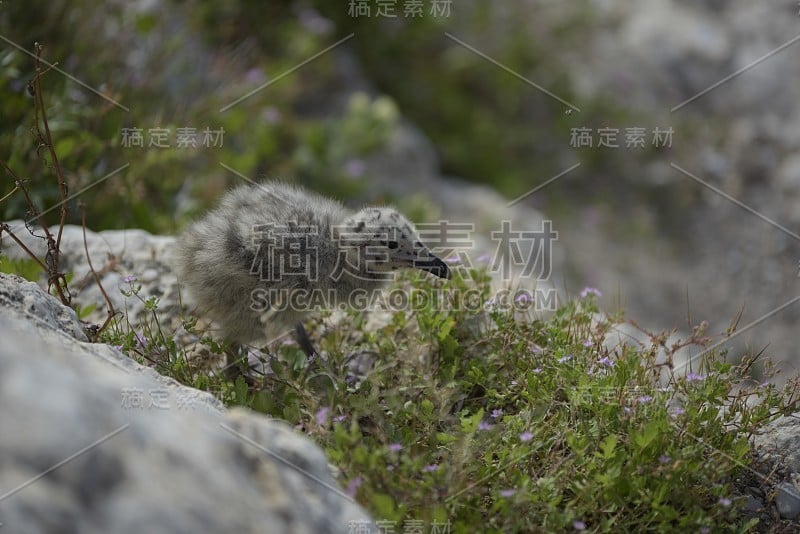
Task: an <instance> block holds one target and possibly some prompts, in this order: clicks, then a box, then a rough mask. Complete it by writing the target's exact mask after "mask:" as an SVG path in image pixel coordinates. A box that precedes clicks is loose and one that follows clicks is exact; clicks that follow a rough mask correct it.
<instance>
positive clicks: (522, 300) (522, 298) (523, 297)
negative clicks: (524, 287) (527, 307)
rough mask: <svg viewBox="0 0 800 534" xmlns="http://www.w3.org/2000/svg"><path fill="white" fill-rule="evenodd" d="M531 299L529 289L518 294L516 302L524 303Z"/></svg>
mask: <svg viewBox="0 0 800 534" xmlns="http://www.w3.org/2000/svg"><path fill="white" fill-rule="evenodd" d="M530 301H531V295H530V293H528V292H527V291H523V292H522V293H520V294H519V295H517V296H516V298H515V299H514V302H519V303H520V304H524V303H526V302H530Z"/></svg>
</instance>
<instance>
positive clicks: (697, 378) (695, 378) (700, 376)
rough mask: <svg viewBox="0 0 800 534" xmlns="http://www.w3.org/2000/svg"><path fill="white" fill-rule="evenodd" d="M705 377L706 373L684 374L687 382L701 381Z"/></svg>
mask: <svg viewBox="0 0 800 534" xmlns="http://www.w3.org/2000/svg"><path fill="white" fill-rule="evenodd" d="M705 379H706V375H703V374H699V373H689V374H687V375H686V381H687V382H701V381H703V380H705Z"/></svg>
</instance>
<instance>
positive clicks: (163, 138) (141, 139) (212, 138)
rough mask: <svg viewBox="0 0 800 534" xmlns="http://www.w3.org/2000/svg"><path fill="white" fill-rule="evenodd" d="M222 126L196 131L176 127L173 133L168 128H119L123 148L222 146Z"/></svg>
mask: <svg viewBox="0 0 800 534" xmlns="http://www.w3.org/2000/svg"><path fill="white" fill-rule="evenodd" d="M224 135H225V130H224V128H219V129H216V130H212V129H211V128H209V127H206V128H204V129H203V130H200V131H199V132H198V130H197V128H190V127H184V128H176V129H175V134H174V135H173V133H172V130H171V129H170V128H148V129H147V130H144V129H143V128H122V129H121V130H120V138H121V144H122V147H123V148H172V147H173V146H174V147H175V148H198V147H205V148H222V145H223V143H224Z"/></svg>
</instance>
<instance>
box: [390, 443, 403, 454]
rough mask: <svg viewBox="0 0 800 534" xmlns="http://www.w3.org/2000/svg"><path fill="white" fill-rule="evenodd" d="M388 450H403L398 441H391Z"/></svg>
mask: <svg viewBox="0 0 800 534" xmlns="http://www.w3.org/2000/svg"><path fill="white" fill-rule="evenodd" d="M389 450H390V451H392V452H400V451H401V450H403V445H402V444H400V443H392V444H390V445H389Z"/></svg>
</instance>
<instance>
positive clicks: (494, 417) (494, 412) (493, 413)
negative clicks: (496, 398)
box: [492, 408, 503, 419]
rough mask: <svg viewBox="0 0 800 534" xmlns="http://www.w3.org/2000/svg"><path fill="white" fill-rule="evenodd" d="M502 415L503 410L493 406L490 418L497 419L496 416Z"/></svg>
mask: <svg viewBox="0 0 800 534" xmlns="http://www.w3.org/2000/svg"><path fill="white" fill-rule="evenodd" d="M502 415H503V410H501V409H500V408H495V409H494V410H492V419H497V418H498V417H502Z"/></svg>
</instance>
